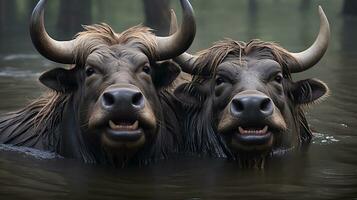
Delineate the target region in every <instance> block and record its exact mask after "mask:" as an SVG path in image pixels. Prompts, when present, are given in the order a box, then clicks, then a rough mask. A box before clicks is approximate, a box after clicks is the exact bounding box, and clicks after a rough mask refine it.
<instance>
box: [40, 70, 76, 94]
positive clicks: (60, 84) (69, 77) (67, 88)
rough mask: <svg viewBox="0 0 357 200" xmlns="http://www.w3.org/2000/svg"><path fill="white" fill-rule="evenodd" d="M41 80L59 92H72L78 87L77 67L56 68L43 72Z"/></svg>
mask: <svg viewBox="0 0 357 200" xmlns="http://www.w3.org/2000/svg"><path fill="white" fill-rule="evenodd" d="M39 80H40V82H41V83H42V84H44V85H45V86H47V87H49V88H51V89H53V90H55V91H57V92H63V93H67V92H71V91H74V90H76V89H77V88H78V83H77V81H76V69H70V70H68V69H63V68H55V69H52V70H49V71H47V72H45V73H43V74H42V75H41V76H40V78H39Z"/></svg>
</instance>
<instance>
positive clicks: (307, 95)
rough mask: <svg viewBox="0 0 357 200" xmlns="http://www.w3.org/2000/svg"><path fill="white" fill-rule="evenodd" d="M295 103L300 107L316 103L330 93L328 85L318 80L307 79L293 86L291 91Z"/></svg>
mask: <svg viewBox="0 0 357 200" xmlns="http://www.w3.org/2000/svg"><path fill="white" fill-rule="evenodd" d="M290 93H291V96H292V98H293V101H294V103H296V104H298V105H302V104H310V103H316V102H319V101H320V100H323V98H324V97H326V96H327V95H328V93H329V89H328V87H327V85H326V84H325V83H324V82H322V81H320V80H317V79H305V80H301V81H298V82H296V83H294V84H293V86H292V88H291V90H290Z"/></svg>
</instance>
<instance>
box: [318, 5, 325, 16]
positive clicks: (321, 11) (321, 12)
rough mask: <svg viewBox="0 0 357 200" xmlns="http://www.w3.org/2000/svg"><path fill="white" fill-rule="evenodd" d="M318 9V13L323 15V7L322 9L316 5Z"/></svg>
mask: <svg viewBox="0 0 357 200" xmlns="http://www.w3.org/2000/svg"><path fill="white" fill-rule="evenodd" d="M318 10H319V14H320V15H325V12H324V9H322V6H321V5H319V6H318Z"/></svg>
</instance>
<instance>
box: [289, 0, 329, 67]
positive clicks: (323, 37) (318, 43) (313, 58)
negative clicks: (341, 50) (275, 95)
mask: <svg viewBox="0 0 357 200" xmlns="http://www.w3.org/2000/svg"><path fill="white" fill-rule="evenodd" d="M319 15H320V31H319V34H318V36H317V38H316V40H315V42H314V43H313V44H312V45H311V46H310V47H309V48H308V49H306V50H305V51H302V52H300V53H291V55H292V56H293V57H294V58H295V59H296V60H297V61H298V63H299V64H300V66H289V70H290V72H291V73H298V72H302V71H305V70H307V69H309V68H310V67H312V66H314V65H315V64H316V63H317V62H318V61H319V60H320V59H321V58H322V56H323V55H324V54H325V52H326V50H327V47H328V44H329V40H330V26H329V22H328V20H327V17H326V15H325V13H324V11H323V10H322V8H321V6H319Z"/></svg>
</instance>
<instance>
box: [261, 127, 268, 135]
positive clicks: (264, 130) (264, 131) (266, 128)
mask: <svg viewBox="0 0 357 200" xmlns="http://www.w3.org/2000/svg"><path fill="white" fill-rule="evenodd" d="M267 131H268V126H264V128H263V130H262V132H263V133H264V134H265V133H266V132H267Z"/></svg>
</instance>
